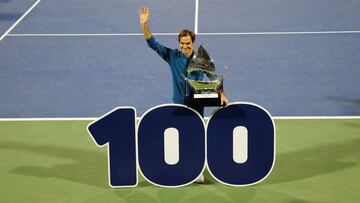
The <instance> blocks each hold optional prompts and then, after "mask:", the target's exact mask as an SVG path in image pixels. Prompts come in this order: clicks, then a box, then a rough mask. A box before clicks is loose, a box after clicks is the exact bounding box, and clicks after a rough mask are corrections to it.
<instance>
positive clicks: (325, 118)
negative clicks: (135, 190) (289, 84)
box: [0, 116, 360, 122]
mask: <svg viewBox="0 0 360 203" xmlns="http://www.w3.org/2000/svg"><path fill="white" fill-rule="evenodd" d="M99 118H100V117H77V118H76V117H74V118H0V122H1V121H94V120H96V119H99ZM272 118H273V119H275V120H313V119H317V120H337V119H360V116H273V117H272ZM136 119H137V120H140V119H141V117H137V118H136ZM204 119H205V120H209V117H204Z"/></svg>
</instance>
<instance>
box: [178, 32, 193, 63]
mask: <svg viewBox="0 0 360 203" xmlns="http://www.w3.org/2000/svg"><path fill="white" fill-rule="evenodd" d="M179 46H180V49H181V52H182V53H183V54H184V55H185V56H186V57H188V58H189V57H190V56H191V54H192V52H193V42H192V41H191V37H190V36H184V37H181V38H180V42H179Z"/></svg>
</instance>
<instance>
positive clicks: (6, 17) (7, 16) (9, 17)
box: [0, 13, 21, 21]
mask: <svg viewBox="0 0 360 203" xmlns="http://www.w3.org/2000/svg"><path fill="white" fill-rule="evenodd" d="M20 16H21V13H0V21H14V20H17V19H19V18H20Z"/></svg>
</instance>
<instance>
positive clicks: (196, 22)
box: [194, 0, 199, 35]
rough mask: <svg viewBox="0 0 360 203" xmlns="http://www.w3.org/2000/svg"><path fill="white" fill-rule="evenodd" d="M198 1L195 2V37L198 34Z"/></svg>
mask: <svg viewBox="0 0 360 203" xmlns="http://www.w3.org/2000/svg"><path fill="white" fill-rule="evenodd" d="M198 29H199V0H195V23H194V33H195V34H196V35H197V34H198V33H199V32H198V31H199V30H198Z"/></svg>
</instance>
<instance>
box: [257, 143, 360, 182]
mask: <svg viewBox="0 0 360 203" xmlns="http://www.w3.org/2000/svg"><path fill="white" fill-rule="evenodd" d="M359 146H360V139H355V140H351V141H348V142H343V143H331V144H327V145H321V146H315V147H311V148H306V149H303V150H301V151H295V152H290V153H283V154H279V155H277V156H276V161H275V167H274V169H273V171H272V173H271V174H270V176H269V177H268V178H267V179H266V180H265V181H264V182H262V184H277V183H284V182H290V181H296V180H301V179H306V178H311V177H315V176H319V175H323V174H327V173H332V172H336V171H340V170H344V169H347V168H351V167H354V166H356V165H357V164H359V163H358V162H355V161H349V160H351V157H353V156H359V152H360V151H359ZM349 158H350V159H349Z"/></svg>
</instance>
